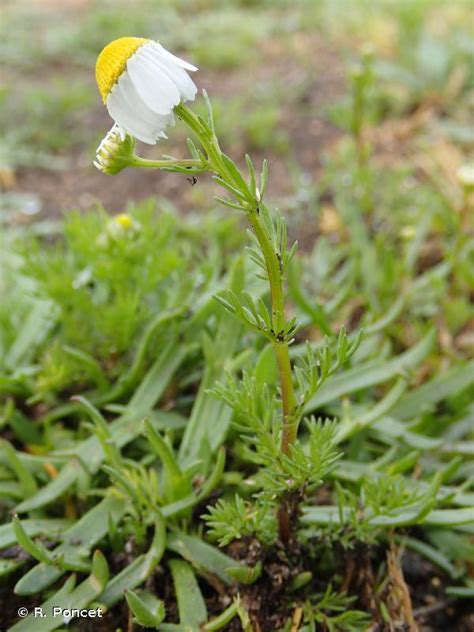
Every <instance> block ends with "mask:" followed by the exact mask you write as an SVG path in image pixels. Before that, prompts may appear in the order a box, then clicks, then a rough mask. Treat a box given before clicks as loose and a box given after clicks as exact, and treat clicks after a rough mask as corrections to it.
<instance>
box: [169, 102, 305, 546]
mask: <svg viewBox="0 0 474 632" xmlns="http://www.w3.org/2000/svg"><path fill="white" fill-rule="evenodd" d="M175 112H176V113H177V115H178V116H179V117H180V118H181V119H182V120H183V122H184V123H186V125H187V126H188V127H189V128H190V129H191V130H192V131H193V132H194V133H195V134H196V136H197V137H198V139H199V141H200V142H201V144H202V147H203V148H204V150H205V151H206V153H207V156H208V161H209V164H208V167H209V171H212V172H213V173H214V174H216V175H218V176H219V177H220V178H221V179H222V180H224V181H226V182H227V183H228V184H230V185H231V186H232V187H234V188H235V189H237V190H239V191H241V190H242V188H241V183H240V182H239V181H238V179H237V178H236V177H235V176H234V175H233V173H232V172H231V170H230V169H229V168H228V166H227V164H226V162H225V161H224V159H223V158H222V151H221V149H220V147H219V142H218V140H217V137H216V135H215V133H214V130H212V129H211V128H210V127H209V126H208V125H207V124H206V123H205V122H203V121H202V119H199V118H198V117H197V116H196V115H195V114H194V113H193V112H192V111H191V110H190V109H189V108H188V107H187V106H186V105H184V104H180V105H178V106H177V107H176V108H175ZM242 194H243V196H244V198H245V200H244V201H243V202H242V200H240V199H239V200H237V201H238V203H239V204H241V205H242V207H243V208H244V209H245V210H246V212H247V217H248V220H249V223H250V225H251V227H252V229H253V231H254V233H255V236H256V238H257V240H258V243H259V245H260V249H261V251H262V254H263V257H264V259H265V266H266V269H267V274H268V281H269V284H270V294H271V306H272V327H273V331H274V334H275V338H274V341H273V349H274V352H275V356H276V360H277V365H278V373H279V380H280V390H281V400H282V409H283V432H282V439H281V450H282V452H283V454H288V453H289V451H290V449H291V446H292V444H293V443H294V442H295V441H296V437H297V432H298V421H299V419H298V417H297V415H296V407H297V406H296V396H295V392H294V387H293V376H292V368H291V362H290V353H289V346H288V342H287V341H286V340H285V339H284V336H283V333H284V330H285V325H286V317H285V295H284V291H283V274H282V263H281V254H280V253H278V252H276V250H275V247H274V245H273V243H272V240H271V239H270V237H269V235H268V232H267V230H266V229H265V226H264V224H263V223H262V220H261V218H260V212H261V209H262V208H263V204H262V203H261V201H260V199H259V198H257V196H256V193H255V192H251V196H249V192H248V191H242ZM280 338H281V339H280ZM278 522H279V532H280V537H281V539H282V540H283V541H284V542H288V540H289V539H290V536H291V515H290V510H289V506H288V502H287V501H286V500H285V499H284V500H283V502H282V504H281V507H280V510H279V512H278Z"/></svg>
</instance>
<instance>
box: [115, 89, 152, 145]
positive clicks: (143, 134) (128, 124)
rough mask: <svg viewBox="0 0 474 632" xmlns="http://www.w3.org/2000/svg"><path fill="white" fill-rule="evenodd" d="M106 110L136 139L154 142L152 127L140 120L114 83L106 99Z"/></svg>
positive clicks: (149, 142)
mask: <svg viewBox="0 0 474 632" xmlns="http://www.w3.org/2000/svg"><path fill="white" fill-rule="evenodd" d="M106 106H107V110H108V111H109V114H110V116H111V117H112V118H113V119H114V121H115V122H116V123H118V124H119V125H120V127H122V128H123V129H124V130H125V131H126V132H128V133H129V134H131V135H132V136H135V138H138V140H141V141H143V142H144V143H148V144H149V145H154V144H155V143H156V139H155V136H154V135H153V131H154V130H153V127H152V126H151V125H149V124H148V123H146V122H145V121H140V120H139V119H138V118H137V117H136V116H135V114H134V112H133V110H131V108H130V107H129V105H128V104H127V102H126V101H125V100H124V98H123V96H122V94H121V92H120V91H119V90H118V86H117V85H115V86H114V87H113V88H112V90H111V91H110V94H109V96H108V97H107V101H106Z"/></svg>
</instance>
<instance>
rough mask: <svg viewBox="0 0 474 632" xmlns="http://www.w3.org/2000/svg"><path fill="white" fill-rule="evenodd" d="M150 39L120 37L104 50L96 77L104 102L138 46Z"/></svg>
mask: <svg viewBox="0 0 474 632" xmlns="http://www.w3.org/2000/svg"><path fill="white" fill-rule="evenodd" d="M149 41H150V40H149V39H145V38H143V37H120V38H119V39H116V40H114V41H113V42H110V44H107V46H106V47H105V48H104V49H103V50H102V52H101V53H100V55H99V56H98V58H97V63H96V65H95V78H96V81H97V85H98V86H99V92H100V94H101V97H102V101H103V102H104V103H105V101H106V99H107V97H108V95H109V93H110V91H111V90H112V88H113V86H114V85H115V84H116V83H117V81H118V80H119V77H120V75H121V74H122V73H123V71H124V70H125V67H126V65H127V61H128V60H129V59H130V57H131V56H132V55H133V53H134V52H135V51H136V50H137V48H140V46H143V44H146V43H147V42H149Z"/></svg>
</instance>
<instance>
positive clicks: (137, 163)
mask: <svg viewBox="0 0 474 632" xmlns="http://www.w3.org/2000/svg"><path fill="white" fill-rule="evenodd" d="M128 166H132V167H142V168H145V169H167V168H169V167H174V166H177V167H182V168H183V169H189V170H190V171H191V170H192V171H193V172H195V171H196V169H199V170H200V171H205V167H203V165H202V163H201V161H200V160H193V159H190V158H186V159H183V160H148V159H147V158H140V156H134V157H133V161H132V162H129V163H128Z"/></svg>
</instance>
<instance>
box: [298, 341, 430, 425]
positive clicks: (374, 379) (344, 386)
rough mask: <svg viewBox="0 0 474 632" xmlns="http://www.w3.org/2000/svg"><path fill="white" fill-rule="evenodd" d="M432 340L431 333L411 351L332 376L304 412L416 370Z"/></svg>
mask: <svg viewBox="0 0 474 632" xmlns="http://www.w3.org/2000/svg"><path fill="white" fill-rule="evenodd" d="M434 340H435V332H434V330H431V331H430V332H429V333H428V334H426V336H425V337H424V338H422V340H420V342H419V343H418V344H417V345H416V346H415V347H413V349H410V350H409V351H406V352H405V353H402V354H401V355H400V356H398V357H396V358H393V359H392V360H389V361H388V362H384V363H381V364H374V363H373V362H370V363H367V364H366V365H361V366H360V365H359V366H356V367H354V368H353V369H349V370H348V371H343V372H342V373H340V374H338V375H335V376H334V377H332V378H331V380H328V381H327V382H325V383H324V384H323V385H322V387H321V388H320V389H319V390H318V392H317V393H316V395H315V396H314V397H312V398H311V400H310V401H309V402H308V404H307V405H306V408H305V412H307V413H308V412H312V411H314V410H317V409H318V408H321V407H323V406H324V405H325V404H328V403H329V402H332V401H333V400H335V399H339V398H341V397H343V396H344V395H349V394H350V393H354V392H357V391H360V390H362V389H366V388H370V387H371V386H376V385H377V384H383V383H384V382H387V381H388V380H390V379H391V378H393V377H395V376H397V375H398V374H400V373H402V372H403V371H407V370H409V369H412V368H414V367H416V366H417V365H418V364H419V363H420V362H421V361H422V360H423V359H424V358H425V357H426V356H427V355H428V353H429V352H430V350H431V348H432V346H433V343H434Z"/></svg>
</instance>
